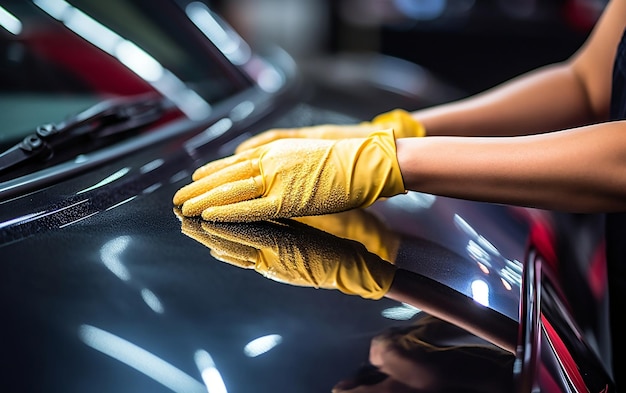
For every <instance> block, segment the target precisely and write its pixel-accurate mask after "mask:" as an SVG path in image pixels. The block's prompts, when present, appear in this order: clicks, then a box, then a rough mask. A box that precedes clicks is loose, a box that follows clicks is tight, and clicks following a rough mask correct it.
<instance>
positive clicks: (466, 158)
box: [396, 121, 626, 212]
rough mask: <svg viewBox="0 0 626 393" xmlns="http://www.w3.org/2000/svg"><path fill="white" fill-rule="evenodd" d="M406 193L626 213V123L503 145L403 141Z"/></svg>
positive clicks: (453, 140) (477, 140)
mask: <svg viewBox="0 0 626 393" xmlns="http://www.w3.org/2000/svg"><path fill="white" fill-rule="evenodd" d="M396 143H397V157H398V162H399V164H400V170H401V172H402V176H403V179H404V183H405V187H406V188H407V189H410V190H416V191H421V192H426V193H432V194H437V195H445V196H449V197H455V198H462V199H469V200H479V201H485V202H495V203H504V204H512V205H521V206H529V207H537V208H546V209H553V210H562V211H570V212H607V211H620V210H621V211H623V210H625V209H626V122H624V121H620V122H605V123H600V124H595V125H590V126H585V127H580V128H576V129H570V130H564V131H558V132H552V133H546V134H541V135H530V136H520V137H501V138H488V137H484V138H481V137H476V138H455V137H429V138H419V139H418V138H409V139H406V138H405V139H398V140H397V141H396Z"/></svg>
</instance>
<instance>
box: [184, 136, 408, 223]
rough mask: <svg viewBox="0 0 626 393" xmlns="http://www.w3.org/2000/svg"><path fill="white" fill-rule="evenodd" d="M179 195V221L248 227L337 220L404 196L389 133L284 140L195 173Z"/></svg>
mask: <svg viewBox="0 0 626 393" xmlns="http://www.w3.org/2000/svg"><path fill="white" fill-rule="evenodd" d="M192 178H193V180H194V182H192V183H191V184H188V185H187V186H185V187H183V188H181V189H180V190H178V192H177V193H176V194H175V195H174V199H173V202H174V204H175V205H177V206H180V205H182V212H183V214H184V215H185V216H198V215H202V218H204V219H205V220H208V221H222V222H250V221H261V220H269V219H276V218H290V217H301V216H312V215H319V214H328V213H336V212H340V211H345V210H349V209H352V208H357V207H365V206H369V205H371V204H372V203H374V202H375V201H376V200H377V199H378V198H380V197H389V196H393V195H396V194H400V193H403V192H405V189H404V182H403V180H402V173H401V172H400V167H399V164H398V161H397V157H396V145H395V139H394V136H393V132H392V130H384V131H378V132H375V133H373V134H372V135H370V136H369V137H367V138H352V139H342V140H322V139H299V140H293V139H283V140H278V141H274V142H272V143H269V144H267V145H263V146H260V147H258V148H255V149H252V150H246V151H245V152H242V153H239V154H235V155H234V156H230V157H227V158H223V159H221V160H217V161H214V162H212V163H209V164H207V165H205V166H203V167H201V168H198V169H197V170H196V171H195V172H194V173H193V176H192Z"/></svg>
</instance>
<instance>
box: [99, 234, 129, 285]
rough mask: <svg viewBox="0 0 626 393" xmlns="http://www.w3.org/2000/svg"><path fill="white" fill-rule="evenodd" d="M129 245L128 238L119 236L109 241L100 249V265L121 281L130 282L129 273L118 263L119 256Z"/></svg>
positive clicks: (120, 262)
mask: <svg viewBox="0 0 626 393" xmlns="http://www.w3.org/2000/svg"><path fill="white" fill-rule="evenodd" d="M129 244H130V236H120V237H116V238H115V239H113V240H109V241H108V242H106V243H105V244H104V245H103V246H102V247H101V248H100V259H101V260H102V263H104V266H106V267H107V269H109V270H110V271H111V273H113V274H115V275H116V276H117V277H118V278H119V279H120V280H122V281H128V280H130V272H129V271H128V269H126V266H124V264H122V261H120V259H119V255H120V254H121V253H122V252H124V250H125V249H126V248H127V247H128V245H129Z"/></svg>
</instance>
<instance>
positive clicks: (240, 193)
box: [182, 176, 264, 217]
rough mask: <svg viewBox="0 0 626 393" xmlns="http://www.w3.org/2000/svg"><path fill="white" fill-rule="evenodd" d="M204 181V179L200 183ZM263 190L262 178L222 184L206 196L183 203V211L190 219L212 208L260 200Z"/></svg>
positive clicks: (257, 177)
mask: <svg viewBox="0 0 626 393" xmlns="http://www.w3.org/2000/svg"><path fill="white" fill-rule="evenodd" d="M205 179H207V178H205ZM202 180H204V179H201V180H200V181H202ZM263 188H264V187H263V180H262V178H261V176H256V177H252V178H248V179H244V180H238V181H234V182H230V183H226V184H222V185H220V186H217V187H215V188H213V189H211V190H209V191H207V192H205V193H204V194H201V195H198V196H196V197H193V198H191V199H188V200H187V201H186V202H184V203H183V206H182V211H183V214H184V215H185V216H188V217H195V216H199V215H200V214H201V213H202V212H203V211H204V210H206V209H208V208H210V207H212V206H222V205H227V206H230V205H232V204H237V203H238V202H241V201H247V200H251V199H255V198H258V197H259V196H261V195H262V194H263Z"/></svg>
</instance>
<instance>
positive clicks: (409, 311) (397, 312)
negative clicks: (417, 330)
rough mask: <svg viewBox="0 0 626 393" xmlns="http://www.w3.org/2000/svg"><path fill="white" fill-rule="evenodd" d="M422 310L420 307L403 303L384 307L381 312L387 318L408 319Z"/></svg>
mask: <svg viewBox="0 0 626 393" xmlns="http://www.w3.org/2000/svg"><path fill="white" fill-rule="evenodd" d="M420 312H422V310H420V309H419V308H417V307H413V306H411V305H410V304H406V303H402V305H400V306H397V307H390V308H386V309H384V310H383V311H382V312H381V315H382V316H383V317H385V318H387V319H393V320H396V321H408V320H409V319H411V318H413V317H414V316H415V315H417V314H419V313H420Z"/></svg>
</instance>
